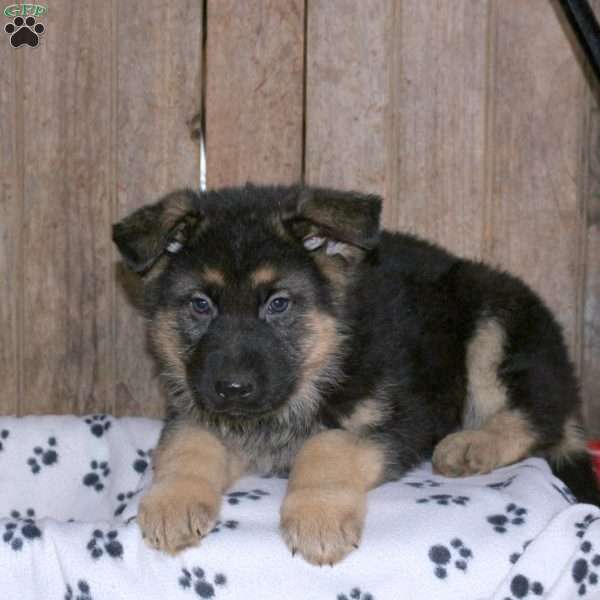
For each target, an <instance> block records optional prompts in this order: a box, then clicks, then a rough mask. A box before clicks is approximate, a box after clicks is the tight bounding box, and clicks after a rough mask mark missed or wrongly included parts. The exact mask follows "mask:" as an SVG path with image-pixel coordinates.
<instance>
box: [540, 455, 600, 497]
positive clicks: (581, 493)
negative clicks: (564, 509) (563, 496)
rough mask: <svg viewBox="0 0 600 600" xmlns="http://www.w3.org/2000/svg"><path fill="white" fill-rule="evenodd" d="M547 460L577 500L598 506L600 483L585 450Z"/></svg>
mask: <svg viewBox="0 0 600 600" xmlns="http://www.w3.org/2000/svg"><path fill="white" fill-rule="evenodd" d="M549 462H550V468H551V469H552V472H553V473H554V475H556V477H558V478H559V479H560V480H561V481H563V482H564V483H565V485H566V486H567V487H568V488H569V489H570V490H571V492H572V493H573V495H574V496H575V498H576V499H577V501H578V502H584V503H586V504H595V505H596V506H600V485H599V483H598V479H597V477H596V473H595V472H594V467H593V465H592V459H591V457H590V455H589V454H588V453H587V452H586V451H585V450H584V451H580V452H577V453H573V454H569V455H567V456H561V457H560V458H550V459H549Z"/></svg>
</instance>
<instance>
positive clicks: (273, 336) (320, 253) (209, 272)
mask: <svg viewBox="0 0 600 600" xmlns="http://www.w3.org/2000/svg"><path fill="white" fill-rule="evenodd" d="M380 205H381V202H380V199H379V198H377V197H375V196H365V195H360V194H354V193H348V192H337V191H332V190H325V189H312V188H301V187H254V186H246V187H244V188H231V189H224V190H217V191H213V192H208V193H203V194H200V195H198V194H195V193H194V192H191V191H188V190H184V191H180V192H175V193H173V194H169V195H168V196H166V197H165V198H163V199H162V200H160V201H159V202H157V203H156V204H153V205H149V206H146V207H144V208H141V209H139V210H138V211H136V212H134V213H133V214H132V215H130V216H128V217H127V218H125V219H124V220H123V221H121V222H119V223H117V224H116V225H115V226H114V230H113V239H114V241H115V242H116V244H117V246H118V247H119V250H120V251H121V254H122V256H123V259H124V261H125V263H126V264H127V265H128V266H129V267H130V268H131V269H133V270H134V271H136V272H138V273H140V274H141V275H142V277H143V278H144V282H145V299H146V308H147V313H148V317H149V327H150V332H149V333H150V339H151V341H152V346H153V348H154V351H155V354H156V356H157V357H158V359H159V361H160V362H161V365H162V368H163V372H164V374H165V375H166V377H167V380H168V381H169V382H170V384H171V387H172V390H171V391H172V394H171V397H172V399H173V401H175V402H179V403H180V406H183V407H186V408H191V407H199V408H201V409H202V410H203V411H208V412H210V413H214V414H216V415H221V416H227V417H229V418H244V417H246V418H247V417H251V416H261V415H266V414H273V413H277V412H281V411H282V409H283V408H284V407H288V408H289V409H291V410H293V411H294V412H295V413H306V414H308V413H311V410H312V409H314V408H315V406H316V404H318V390H319V384H322V383H324V382H325V381H327V380H331V379H332V378H335V376H336V374H337V369H338V366H339V364H338V363H339V360H340V356H341V348H342V342H343V338H344V325H345V324H344V319H343V317H342V314H343V310H342V309H343V306H342V304H343V298H344V292H345V290H346V289H347V287H348V285H349V282H350V281H351V280H352V276H353V273H355V272H356V270H357V268H359V265H360V264H361V263H362V262H363V261H364V260H365V258H366V257H367V256H369V255H370V253H371V251H372V250H373V249H374V248H375V246H376V244H377V240H378V233H379V213H380Z"/></svg>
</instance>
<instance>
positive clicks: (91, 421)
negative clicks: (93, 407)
mask: <svg viewBox="0 0 600 600" xmlns="http://www.w3.org/2000/svg"><path fill="white" fill-rule="evenodd" d="M85 422H86V423H87V424H88V425H89V426H90V431H91V432H92V433H93V434H94V435H95V436H96V437H102V436H103V435H104V434H105V433H106V432H107V431H108V430H109V429H110V426H111V425H112V422H111V421H110V419H109V418H108V416H107V415H90V416H89V417H87V418H86V419H85Z"/></svg>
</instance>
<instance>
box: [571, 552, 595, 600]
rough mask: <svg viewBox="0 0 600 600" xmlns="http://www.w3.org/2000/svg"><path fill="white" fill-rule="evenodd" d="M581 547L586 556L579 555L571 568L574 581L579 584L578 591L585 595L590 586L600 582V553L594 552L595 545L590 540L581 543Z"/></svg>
mask: <svg viewBox="0 0 600 600" xmlns="http://www.w3.org/2000/svg"><path fill="white" fill-rule="evenodd" d="M579 549H580V550H581V552H582V553H583V554H584V556H581V557H579V558H578V559H577V560H576V561H575V562H574V563H573V568H572V570H571V575H572V576H573V581H574V582H575V583H576V584H577V585H578V586H579V587H578V588H577V593H578V594H579V595H580V596H585V595H586V594H587V593H588V591H589V587H588V586H594V585H597V583H598V567H600V554H596V553H595V552H594V547H593V546H592V543H591V542H589V541H587V540H586V541H585V542H582V543H581V546H579Z"/></svg>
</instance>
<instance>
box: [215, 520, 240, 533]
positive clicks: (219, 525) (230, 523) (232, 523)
mask: <svg viewBox="0 0 600 600" xmlns="http://www.w3.org/2000/svg"><path fill="white" fill-rule="evenodd" d="M239 524H240V522H239V521H235V520H233V519H229V520H228V521H217V522H216V523H215V526H214V527H213V528H212V529H211V530H210V532H209V533H219V532H220V531H221V530H222V528H223V527H225V528H226V529H237V528H238V526H239Z"/></svg>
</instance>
